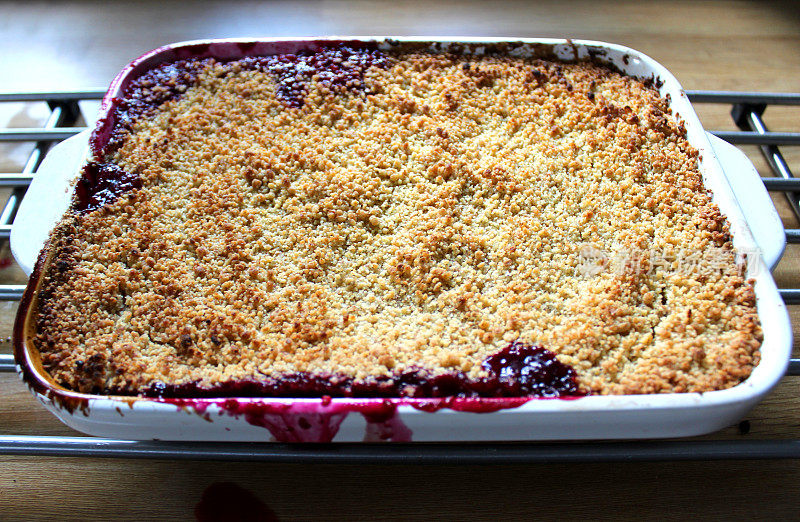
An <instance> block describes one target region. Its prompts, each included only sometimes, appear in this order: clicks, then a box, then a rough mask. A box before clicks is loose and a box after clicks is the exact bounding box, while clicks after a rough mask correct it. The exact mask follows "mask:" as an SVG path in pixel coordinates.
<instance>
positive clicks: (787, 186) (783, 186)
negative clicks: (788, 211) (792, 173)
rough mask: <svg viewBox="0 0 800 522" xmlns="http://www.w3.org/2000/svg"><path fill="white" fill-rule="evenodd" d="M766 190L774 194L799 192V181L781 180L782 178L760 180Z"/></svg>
mask: <svg viewBox="0 0 800 522" xmlns="http://www.w3.org/2000/svg"><path fill="white" fill-rule="evenodd" d="M761 181H763V182H764V186H765V187H766V188H767V190H772V191H776V192H789V191H798V192H800V179H795V178H791V179H783V178H761Z"/></svg>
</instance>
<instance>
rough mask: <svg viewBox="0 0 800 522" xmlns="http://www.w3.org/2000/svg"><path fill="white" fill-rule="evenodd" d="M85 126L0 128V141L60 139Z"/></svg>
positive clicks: (79, 131)
mask: <svg viewBox="0 0 800 522" xmlns="http://www.w3.org/2000/svg"><path fill="white" fill-rule="evenodd" d="M85 130H86V128H85V127H56V128H54V129H2V130H0V141H51V142H52V141H62V140H65V139H67V138H71V137H72V136H75V135H76V134H79V133H81V132H83V131H85Z"/></svg>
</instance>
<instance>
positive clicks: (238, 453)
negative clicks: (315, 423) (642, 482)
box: [0, 436, 800, 464]
mask: <svg viewBox="0 0 800 522" xmlns="http://www.w3.org/2000/svg"><path fill="white" fill-rule="evenodd" d="M0 455H43V456H52V457H121V458H145V459H180V460H227V461H261V462H302V463H322V462H333V463H343V464H344V463H358V464H370V463H372V464H374V463H380V464H386V463H393V464H511V463H544V462H646V461H664V460H681V461H686V460H725V459H748V460H754V459H786V458H798V457H800V441H796V440H721V441H679V442H670V441H667V442H664V441H634V442H590V443H568V442H567V443H537V442H527V443H491V444H475V443H461V444H430V443H412V444H397V443H383V444H367V443H353V444H344V443H340V444H311V445H303V444H277V443H241V442H239V443H230V442H228V443H215V442H150V441H140V442H135V441H128V440H114V439H101V438H94V437H26V436H0Z"/></svg>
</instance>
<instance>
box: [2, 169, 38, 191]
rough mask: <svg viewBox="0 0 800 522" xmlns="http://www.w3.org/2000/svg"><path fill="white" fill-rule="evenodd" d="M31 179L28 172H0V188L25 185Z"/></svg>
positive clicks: (29, 182) (28, 183)
mask: <svg viewBox="0 0 800 522" xmlns="http://www.w3.org/2000/svg"><path fill="white" fill-rule="evenodd" d="M31 181H33V176H32V175H30V174H17V173H10V172H6V173H0V188H14V187H27V186H28V185H30V184H31Z"/></svg>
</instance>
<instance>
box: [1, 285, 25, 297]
mask: <svg viewBox="0 0 800 522" xmlns="http://www.w3.org/2000/svg"><path fill="white" fill-rule="evenodd" d="M24 292H25V285H0V301H19V300H20V299H22V294H23V293H24Z"/></svg>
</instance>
